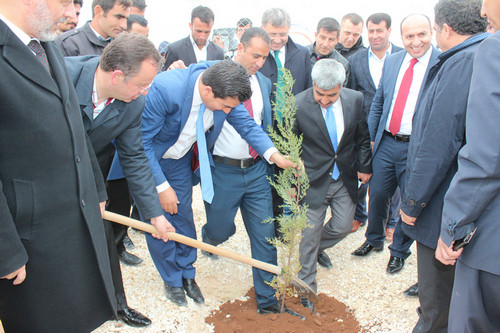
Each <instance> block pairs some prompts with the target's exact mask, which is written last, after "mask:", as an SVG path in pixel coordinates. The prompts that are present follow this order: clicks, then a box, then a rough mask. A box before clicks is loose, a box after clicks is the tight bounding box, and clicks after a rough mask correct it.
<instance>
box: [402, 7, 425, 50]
mask: <svg viewBox="0 0 500 333" xmlns="http://www.w3.org/2000/svg"><path fill="white" fill-rule="evenodd" d="M401 39H402V41H403V45H404V47H405V50H406V52H408V53H409V54H410V55H411V56H412V57H413V58H420V57H421V56H423V55H424V54H425V53H426V52H427V51H428V50H429V48H430V47H431V42H432V28H431V22H430V20H429V18H428V17H427V16H425V15H422V14H412V15H410V16H407V17H406V18H404V19H403V21H402V22H401Z"/></svg>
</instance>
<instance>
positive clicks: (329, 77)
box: [311, 59, 345, 90]
mask: <svg viewBox="0 0 500 333" xmlns="http://www.w3.org/2000/svg"><path fill="white" fill-rule="evenodd" d="M311 76H312V81H313V84H314V85H315V86H316V87H318V88H319V89H321V90H330V89H333V88H335V87H337V86H338V85H340V86H342V84H343V83H344V81H345V69H344V66H342V64H341V63H340V62H338V61H337V60H334V59H321V60H320V61H318V62H317V63H316V64H315V65H314V67H313V69H312V72H311Z"/></svg>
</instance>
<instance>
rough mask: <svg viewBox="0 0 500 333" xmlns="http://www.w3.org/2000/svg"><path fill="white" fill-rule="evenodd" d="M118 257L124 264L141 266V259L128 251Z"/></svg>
mask: <svg viewBox="0 0 500 333" xmlns="http://www.w3.org/2000/svg"><path fill="white" fill-rule="evenodd" d="M118 257H119V258H120V261H121V262H122V263H124V264H125V265H129V266H135V265H139V264H140V263H141V262H142V259H141V258H139V257H138V256H136V255H134V254H132V253H130V252H127V251H123V252H122V253H120V254H119V255H118Z"/></svg>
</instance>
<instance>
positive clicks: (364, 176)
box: [358, 172, 372, 184]
mask: <svg viewBox="0 0 500 333" xmlns="http://www.w3.org/2000/svg"><path fill="white" fill-rule="evenodd" d="M370 178H372V174H371V173H362V172H358V179H359V180H361V182H362V183H363V184H366V183H367V182H368V181H369V180H370Z"/></svg>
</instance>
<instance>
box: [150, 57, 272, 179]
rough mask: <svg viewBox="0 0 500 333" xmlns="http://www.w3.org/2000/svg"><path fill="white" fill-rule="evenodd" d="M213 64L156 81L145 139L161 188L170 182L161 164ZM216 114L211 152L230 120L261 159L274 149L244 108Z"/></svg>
mask: <svg viewBox="0 0 500 333" xmlns="http://www.w3.org/2000/svg"><path fill="white" fill-rule="evenodd" d="M213 64H214V62H202V63H199V64H193V65H191V66H189V67H188V68H186V69H176V70H171V71H167V72H163V73H161V74H159V75H157V76H156V78H155V80H154V81H153V85H152V86H151V88H150V90H149V93H148V95H147V97H146V107H145V109H144V113H143V116H142V135H143V143H144V149H145V151H146V155H147V156H148V158H149V164H150V166H151V170H152V171H153V176H154V179H155V183H156V185H157V186H158V185H160V184H163V183H164V182H165V181H166V180H167V177H168V175H164V174H163V172H162V170H161V167H160V164H159V161H160V160H161V158H162V156H163V155H164V154H165V152H166V151H167V150H168V149H169V148H170V147H171V146H172V145H173V144H174V143H175V142H176V141H177V139H178V138H179V135H180V134H181V132H182V129H183V128H184V126H185V125H186V121H187V119H188V117H189V114H190V113H191V106H192V101H193V91H194V87H195V84H196V80H197V79H198V77H199V76H200V74H202V72H203V71H204V70H206V69H207V68H209V67H210V66H211V65H213ZM213 113H214V127H213V129H212V130H211V131H209V132H208V133H207V148H208V149H209V150H210V149H211V148H212V147H213V146H214V144H215V141H216V140H217V137H218V136H219V134H220V131H221V129H222V125H223V124H224V120H226V119H227V121H228V122H229V124H231V125H232V126H233V127H234V128H235V129H236V131H237V132H238V133H239V134H240V135H241V137H242V138H243V139H244V140H245V141H247V142H248V143H249V144H250V145H251V146H252V148H253V149H255V151H256V152H257V153H258V154H259V155H263V154H264V153H265V152H266V151H267V150H268V149H269V148H272V147H274V145H273V143H272V142H271V139H269V137H268V136H267V134H266V133H264V131H263V130H262V129H261V128H260V126H258V125H257V123H256V122H255V120H254V119H253V118H251V117H250V115H249V114H248V111H247V110H246V109H245V107H244V105H243V104H240V105H238V106H237V107H235V108H233V109H232V110H231V111H230V112H229V114H226V113H224V111H222V110H215V111H213ZM210 159H211V156H210ZM211 163H213V161H211Z"/></svg>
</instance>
